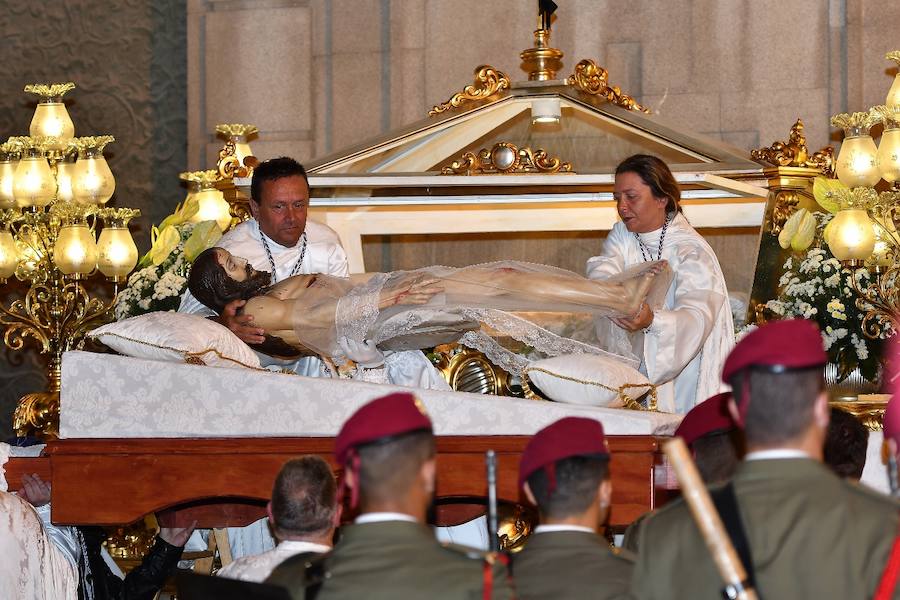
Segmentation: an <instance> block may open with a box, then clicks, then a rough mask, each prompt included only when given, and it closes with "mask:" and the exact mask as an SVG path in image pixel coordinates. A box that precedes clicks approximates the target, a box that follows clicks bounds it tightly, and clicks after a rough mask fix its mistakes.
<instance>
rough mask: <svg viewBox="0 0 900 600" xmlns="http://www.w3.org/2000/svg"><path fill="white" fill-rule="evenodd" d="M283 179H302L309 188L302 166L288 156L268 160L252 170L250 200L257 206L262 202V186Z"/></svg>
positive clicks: (307, 178)
mask: <svg viewBox="0 0 900 600" xmlns="http://www.w3.org/2000/svg"><path fill="white" fill-rule="evenodd" d="M284 177H302V178H303V180H304V181H305V182H306V185H307V187H308V186H309V177H308V176H307V175H306V169H304V168H303V165H301V164H300V163H298V162H297V161H296V160H294V159H293V158H290V157H288V156H281V157H279V158H270V159H269V160H264V161H263V162H261V163H259V165H257V167H256V168H255V169H253V178H252V179H251V180H250V199H251V200H253V201H254V202H256V203H257V204H259V202H260V200H262V184H263V183H264V182H266V181H275V180H276V179H282V178H284Z"/></svg>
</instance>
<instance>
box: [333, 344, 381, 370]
mask: <svg viewBox="0 0 900 600" xmlns="http://www.w3.org/2000/svg"><path fill="white" fill-rule="evenodd" d="M338 345H339V346H340V347H341V350H343V351H344V354H345V355H347V358H349V359H350V360H352V361H353V362H355V363H356V364H357V365H359V366H361V367H365V368H367V369H374V368H375V367H380V366H381V365H383V364H384V354H383V353H382V352H381V350H379V349H378V348H377V347H375V342H373V341H372V340H366V341H364V342H362V343H359V342H357V341H356V340H351V339H349V338H347V337H341V338H340V339H338Z"/></svg>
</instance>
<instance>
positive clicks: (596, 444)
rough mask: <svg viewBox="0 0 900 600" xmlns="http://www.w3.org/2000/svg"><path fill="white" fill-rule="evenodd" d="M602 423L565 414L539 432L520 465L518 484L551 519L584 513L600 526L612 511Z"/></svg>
mask: <svg viewBox="0 0 900 600" xmlns="http://www.w3.org/2000/svg"><path fill="white" fill-rule="evenodd" d="M609 459H610V454H609V448H608V446H607V444H606V439H605V437H604V435H603V425H601V424H600V422H599V421H595V420H593V419H584V418H581V417H566V418H564V419H560V420H559V421H556V422H555V423H553V424H551V425H548V426H547V427H545V428H544V429H541V430H540V431H538V432H537V433H536V434H535V435H534V437H533V438H531V441H529V442H528V446H526V447H525V451H524V452H523V453H522V459H521V462H520V464H519V486H520V487H521V488H523V489H524V491H525V495H526V496H527V497H528V499H529V500H530V501H531V502H532V503H533V504H535V505H536V506H537V507H538V510H539V511H540V513H541V520H542V521H543V522H544V523H552V522H557V521H561V520H571V519H572V518H579V519H582V520H585V521H586V522H589V523H590V525H589V526H591V527H594V528H596V527H597V526H599V525H600V524H601V523H603V522H604V521H605V520H606V518H607V517H608V516H609V507H610V504H611V501H612V483H611V482H610V479H609Z"/></svg>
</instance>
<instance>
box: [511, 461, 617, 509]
mask: <svg viewBox="0 0 900 600" xmlns="http://www.w3.org/2000/svg"><path fill="white" fill-rule="evenodd" d="M555 464H556V472H555V479H556V487H555V488H554V489H553V491H550V482H549V479H548V478H547V471H546V469H538V470H537V471H535V472H534V473H532V474H531V475H529V476H528V487H529V488H531V493H532V494H534V499H535V501H537V506H538V510H539V511H540V512H541V515H543V516H545V517H549V518H552V519H564V518H566V517H571V516H573V515H578V514H581V513H583V512H584V511H586V510H587V509H588V508H589V507H590V505H591V504H592V503H593V502H594V501H595V500H596V498H597V488H599V487H600V484H601V483H602V482H603V481H604V480H606V479H607V478H609V456H608V455H606V454H587V455H583V456H570V457H569V458H564V459H562V460H558V461H556V463H555Z"/></svg>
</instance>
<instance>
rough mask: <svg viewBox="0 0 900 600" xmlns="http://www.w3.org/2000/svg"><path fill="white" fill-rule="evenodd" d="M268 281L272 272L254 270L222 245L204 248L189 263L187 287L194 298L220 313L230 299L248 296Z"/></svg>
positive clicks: (256, 293)
mask: <svg viewBox="0 0 900 600" xmlns="http://www.w3.org/2000/svg"><path fill="white" fill-rule="evenodd" d="M270 283H271V273H269V272H268V271H257V270H256V269H254V268H253V267H251V266H250V264H249V263H248V262H247V260H246V259H244V258H241V257H239V256H234V255H233V254H231V253H230V252H228V250H225V249H224V248H215V247H213V248H207V249H206V250H204V251H203V252H201V253H200V254H199V255H198V256H197V258H196V259H194V263H193V264H192V265H191V272H190V274H189V275H188V289H189V290H190V291H191V294H193V295H194V298H196V299H197V300H199V301H200V302H202V303H203V304H205V305H206V306H208V307H209V308H211V309H213V310H214V311H216V312H218V313H221V312H222V309H223V308H224V307H225V305H226V304H228V303H229V302H231V301H232V300H248V299H250V298H252V297H253V296H257V295H259V294H261V293H262V292H263V290H264V289H265V288H266V287H268V286H269V284H270Z"/></svg>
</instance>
